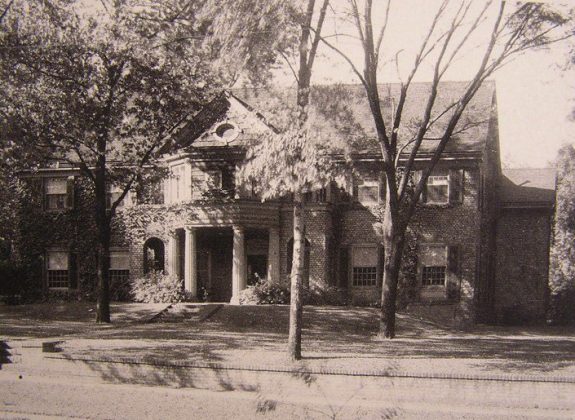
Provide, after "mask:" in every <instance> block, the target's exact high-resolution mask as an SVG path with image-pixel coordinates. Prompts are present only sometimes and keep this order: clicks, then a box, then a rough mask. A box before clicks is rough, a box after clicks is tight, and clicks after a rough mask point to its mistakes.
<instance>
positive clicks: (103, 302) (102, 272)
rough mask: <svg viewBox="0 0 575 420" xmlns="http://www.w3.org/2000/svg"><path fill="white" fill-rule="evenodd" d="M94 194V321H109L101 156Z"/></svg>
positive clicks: (106, 220)
mask: <svg viewBox="0 0 575 420" xmlns="http://www.w3.org/2000/svg"><path fill="white" fill-rule="evenodd" d="M95 172H96V173H95V190H96V191H95V195H96V207H95V210H96V213H95V219H96V228H97V230H98V237H97V239H98V243H97V257H98V261H97V276H98V298H97V301H96V322H98V323H104V322H105V323H109V322H110V237H111V234H110V232H111V220H112V214H110V215H108V214H107V212H108V210H106V175H105V174H106V172H105V159H104V158H101V161H100V162H98V168H97V170H96V171H95ZM110 211H111V210H110Z"/></svg>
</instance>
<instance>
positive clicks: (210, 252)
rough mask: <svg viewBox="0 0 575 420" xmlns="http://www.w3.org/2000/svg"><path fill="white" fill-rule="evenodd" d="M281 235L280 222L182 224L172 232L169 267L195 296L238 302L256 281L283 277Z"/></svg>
mask: <svg viewBox="0 0 575 420" xmlns="http://www.w3.org/2000/svg"><path fill="white" fill-rule="evenodd" d="M279 235H280V233H279V229H278V227H276V226H270V227H268V228H262V227H254V226H253V225H251V226H250V225H242V224H229V225H210V226H206V225H187V226H183V227H179V228H177V229H175V230H173V231H172V234H171V236H170V241H169V245H168V258H167V261H168V267H167V269H168V272H169V273H172V274H174V275H176V276H177V277H178V278H180V279H182V281H183V286H184V289H185V290H186V291H188V292H190V294H191V295H192V296H194V297H196V298H199V299H208V300H211V301H229V302H230V303H232V304H239V293H240V292H241V291H242V290H244V289H245V288H246V287H247V285H248V283H251V282H253V281H255V279H258V278H266V279H267V280H269V281H272V282H279V281H280V279H279V273H280V271H279V266H280V260H279V259H280V252H279V251H280V250H279V248H280V245H279V244H280V237H279ZM182 268H183V270H182Z"/></svg>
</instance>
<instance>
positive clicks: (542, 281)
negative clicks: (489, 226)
mask: <svg viewBox="0 0 575 420" xmlns="http://www.w3.org/2000/svg"><path fill="white" fill-rule="evenodd" d="M549 238H550V215H549V212H548V210H540V209H504V210H502V212H501V215H500V217H499V219H498V222H497V238H496V247H497V248H496V249H497V258H496V282H495V293H494V294H495V316H496V321H498V322H501V323H524V322H543V321H544V320H545V311H546V302H547V281H548V273H549Z"/></svg>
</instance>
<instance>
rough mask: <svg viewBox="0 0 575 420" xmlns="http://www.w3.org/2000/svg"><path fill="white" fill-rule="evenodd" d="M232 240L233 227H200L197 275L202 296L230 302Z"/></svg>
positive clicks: (215, 300) (216, 300)
mask: <svg viewBox="0 0 575 420" xmlns="http://www.w3.org/2000/svg"><path fill="white" fill-rule="evenodd" d="M232 240H233V235H232V229H231V228H205V229H199V231H198V251H197V275H198V295H199V296H200V297H204V298H207V299H208V300H210V301H212V302H229V301H230V299H231V298H232ZM206 294H207V296H206Z"/></svg>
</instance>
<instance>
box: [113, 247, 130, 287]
mask: <svg viewBox="0 0 575 420" xmlns="http://www.w3.org/2000/svg"><path fill="white" fill-rule="evenodd" d="M129 277H130V253H129V252H128V251H110V282H112V283H122V282H124V281H127V280H128V278H129Z"/></svg>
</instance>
